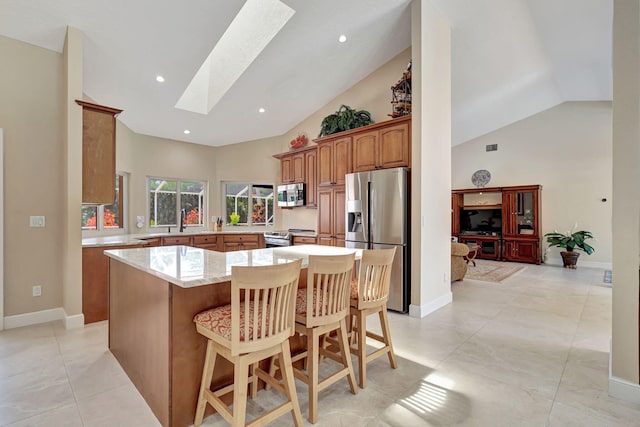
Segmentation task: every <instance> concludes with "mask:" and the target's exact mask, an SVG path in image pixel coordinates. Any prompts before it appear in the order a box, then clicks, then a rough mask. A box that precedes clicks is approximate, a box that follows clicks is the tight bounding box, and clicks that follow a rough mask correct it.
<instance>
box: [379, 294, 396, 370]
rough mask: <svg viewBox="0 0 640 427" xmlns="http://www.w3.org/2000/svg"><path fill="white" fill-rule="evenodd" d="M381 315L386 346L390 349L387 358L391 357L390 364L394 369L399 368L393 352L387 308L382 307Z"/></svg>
mask: <svg viewBox="0 0 640 427" xmlns="http://www.w3.org/2000/svg"><path fill="white" fill-rule="evenodd" d="M379 314H380V326H382V336H383V337H384V344H385V345H386V346H387V347H388V348H389V351H388V352H387V356H388V357H389V363H390V364H391V367H392V368H393V369H396V368H397V367H398V362H397V361H396V355H395V353H394V352H393V346H392V345H391V332H390V330H389V315H388V314H387V309H386V307H382V310H380V312H379Z"/></svg>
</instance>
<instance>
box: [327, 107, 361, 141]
mask: <svg viewBox="0 0 640 427" xmlns="http://www.w3.org/2000/svg"><path fill="white" fill-rule="evenodd" d="M372 123H373V120H371V113H369V112H368V111H366V110H357V111H356V110H354V109H353V108H351V107H349V106H348V105H342V106H340V108H339V109H338V111H336V112H335V113H333V114H329V115H328V116H327V117H325V118H324V119H322V123H321V124H320V135H318V136H321V137H322V136H327V135H332V134H334V133H338V132H343V131H345V130H349V129H355V128H359V127H361V126H367V125H370V124H372Z"/></svg>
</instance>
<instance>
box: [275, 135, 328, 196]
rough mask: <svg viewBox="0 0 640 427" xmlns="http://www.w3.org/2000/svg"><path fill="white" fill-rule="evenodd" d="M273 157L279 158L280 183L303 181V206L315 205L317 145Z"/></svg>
mask: <svg viewBox="0 0 640 427" xmlns="http://www.w3.org/2000/svg"><path fill="white" fill-rule="evenodd" d="M273 157H275V158H276V159H278V160H280V180H281V183H282V184H293V183H298V182H303V183H305V184H306V198H305V206H308V207H316V206H317V201H316V200H317V195H316V190H317V188H318V176H317V170H318V165H317V159H318V153H317V147H316V146H315V145H314V146H311V147H306V148H302V149H299V150H295V151H290V152H287V153H280V154H275V155H274V156H273Z"/></svg>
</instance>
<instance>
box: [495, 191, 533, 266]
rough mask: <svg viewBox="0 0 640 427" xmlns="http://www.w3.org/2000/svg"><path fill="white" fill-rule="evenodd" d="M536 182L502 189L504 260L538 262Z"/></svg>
mask: <svg viewBox="0 0 640 427" xmlns="http://www.w3.org/2000/svg"><path fill="white" fill-rule="evenodd" d="M541 189H542V187H540V186H539V185H529V186H518V187H508V188H503V191H502V238H503V240H504V243H503V244H504V250H503V254H502V258H503V259H504V260H505V261H522V262H535V263H537V264H539V263H540V260H541V252H540V248H541V245H540V195H541Z"/></svg>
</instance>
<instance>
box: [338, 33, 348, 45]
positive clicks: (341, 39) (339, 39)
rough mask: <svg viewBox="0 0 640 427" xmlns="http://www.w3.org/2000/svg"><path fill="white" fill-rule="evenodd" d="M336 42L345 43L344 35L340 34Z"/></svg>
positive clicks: (345, 37)
mask: <svg viewBox="0 0 640 427" xmlns="http://www.w3.org/2000/svg"><path fill="white" fill-rule="evenodd" d="M338 41H339V42H340V43H344V42H346V41H347V36H345V35H344V34H340V37H338Z"/></svg>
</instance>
